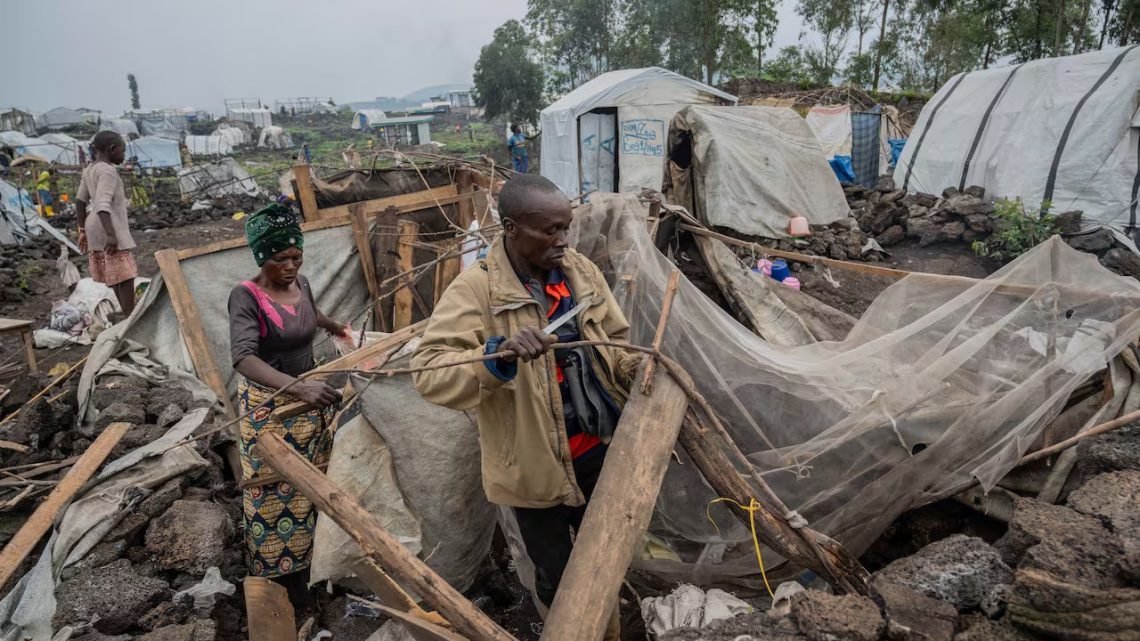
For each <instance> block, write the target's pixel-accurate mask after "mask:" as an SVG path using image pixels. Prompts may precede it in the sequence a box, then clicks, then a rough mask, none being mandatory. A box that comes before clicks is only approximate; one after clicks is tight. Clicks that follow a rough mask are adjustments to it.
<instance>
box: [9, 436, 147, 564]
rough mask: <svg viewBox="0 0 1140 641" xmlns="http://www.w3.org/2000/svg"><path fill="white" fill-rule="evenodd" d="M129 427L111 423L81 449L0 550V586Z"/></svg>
mask: <svg viewBox="0 0 1140 641" xmlns="http://www.w3.org/2000/svg"><path fill="white" fill-rule="evenodd" d="M130 428H131V424H130V423H111V424H110V425H108V426H107V428H106V429H105V430H103V432H102V433H101V434H99V436H98V438H96V439H95V442H93V443H92V444H91V446H90V447H88V448H87V449H86V450H84V452H83V454H82V455H80V457H79V460H78V461H76V462H75V466H74V467H72V468H71V469H70V470H68V471H67V474H65V475H64V476H63V478H62V479H60V481H59V484H58V485H56V486H55V489H54V490H52V491H51V494H49V495H48V497H47V499H45V500H44V502H43V503H40V506H39V507H37V508H36V511H35V512H33V513H32V516H31V518H29V519H28V520H27V521H25V522H24V525H23V526H21V527H20V529H19V531H18V532H16V535H15V536H13V537H12V539H11V540H10V541H8V544H7V545H5V546H4V549H3V550H0V586H3V585H7V583H8V580H9V579H11V578H12V575H13V574H14V573H15V572H16V569H17V568H19V567H20V564H21V563H23V561H24V559H25V558H26V557H27V556H28V554H29V553H31V551H32V549H33V548H35V547H36V544H37V543H39V541H40V539H41V538H43V535H44V534H46V533H47V531H48V530H49V529H51V526H52V524H53V523H54V522H55V519H56V517H58V516H59V514H60V513H61V512H62V511H63V509H64V508H65V507H67V504H68V503H70V502H71V499H73V498H75V495H76V494H77V493H78V492H79V490H80V489H82V488H83V486H84V485H85V484H86V483H87V481H89V480H90V479H91V477H92V476H94V475H95V472H96V471H97V470H98V469H99V466H101V465H102V464H103V461H105V460H106V459H107V456H108V455H109V454H110V453H111V450H113V449H115V446H116V445H118V444H119V440H120V439H122V438H123V435H124V434H126V433H127V430H129V429H130Z"/></svg>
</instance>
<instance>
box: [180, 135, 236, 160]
mask: <svg viewBox="0 0 1140 641" xmlns="http://www.w3.org/2000/svg"><path fill="white" fill-rule="evenodd" d="M184 142H185V144H186V148H187V149H189V150H190V153H191V155H194V156H228V155H230V154H232V153H234V148H233V145H231V144H230V141H229V140H228V139H226V138H224V137H222V136H186V140H185V141H184Z"/></svg>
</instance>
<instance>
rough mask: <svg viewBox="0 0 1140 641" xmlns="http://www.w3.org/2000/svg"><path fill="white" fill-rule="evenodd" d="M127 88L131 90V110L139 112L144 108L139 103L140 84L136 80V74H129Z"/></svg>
mask: <svg viewBox="0 0 1140 641" xmlns="http://www.w3.org/2000/svg"><path fill="white" fill-rule="evenodd" d="M127 86H128V87H130V90H131V109H134V110H136V111H138V110H139V109H141V108H142V103H141V102H139V82H138V81H137V80H135V74H133V73H128V74H127Z"/></svg>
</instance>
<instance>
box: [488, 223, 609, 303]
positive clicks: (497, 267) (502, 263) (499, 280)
mask: <svg viewBox="0 0 1140 641" xmlns="http://www.w3.org/2000/svg"><path fill="white" fill-rule="evenodd" d="M484 264H485V265H486V266H487V276H488V279H489V284H490V293H491V313H492V314H498V313H500V312H504V311H507V310H511V309H518V308H520V307H522V306H523V305H528V304H529V305H537V304H538V303H537V302H535V300H534V297H532V296H531V295H530V292H528V291H527V289H526V286H525V285H523V283H522V279H520V278H519V276H518V274H516V273H515V268H514V267H512V266H511V259H510V258H508V257H507V248H506V243H505V241H504V239H503V236H499V237H498V238H496V239H495V242H494V243H493V244H492V245H491V249H490V251H488V252H487V258H485V259H484ZM562 273H563V275H565V276H566V280H568V281H569V282H570V289H571V290H573V292H574V299H575V300H577V301H582V300H585V299H586V298H587V297H593V299H594V300H593V301H592V302H591V304H590V307H593V306H595V305H599V304H601V303H602V302H603V299H604V297H601V296H598V295H597V293H598V291H599V290H600V283H599V282H598V278H597V272H595V271H594V270H593V269H592V268H591V265H590V261H589V259H587V258H586V257H585V256H583V255H581V254H579V253H578V252H576V251H574V250H573V249H567V250H566V257H565V258H564V259H563V260H562Z"/></svg>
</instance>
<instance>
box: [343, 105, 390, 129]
mask: <svg viewBox="0 0 1140 641" xmlns="http://www.w3.org/2000/svg"><path fill="white" fill-rule="evenodd" d="M387 119H388V115H387V114H385V113H384V112H383V111H380V110H379V109H361V110H360V111H358V112H356V113H354V114H352V128H353V129H355V130H357V131H360V130H362V129H363V130H368V129H372V128H373V127H380V126H383V122H384V121H385V120H387Z"/></svg>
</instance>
